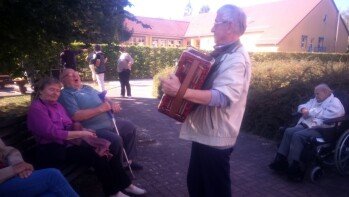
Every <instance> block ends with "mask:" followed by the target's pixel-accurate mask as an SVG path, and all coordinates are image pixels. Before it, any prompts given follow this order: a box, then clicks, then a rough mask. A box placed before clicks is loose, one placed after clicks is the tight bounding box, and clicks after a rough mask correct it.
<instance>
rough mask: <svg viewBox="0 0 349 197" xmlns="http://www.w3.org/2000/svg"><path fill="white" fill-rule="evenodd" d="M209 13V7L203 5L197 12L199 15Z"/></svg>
mask: <svg viewBox="0 0 349 197" xmlns="http://www.w3.org/2000/svg"><path fill="white" fill-rule="evenodd" d="M209 11H210V7H209V6H208V5H203V6H202V7H201V9H200V11H199V14H202V13H208V12H209Z"/></svg>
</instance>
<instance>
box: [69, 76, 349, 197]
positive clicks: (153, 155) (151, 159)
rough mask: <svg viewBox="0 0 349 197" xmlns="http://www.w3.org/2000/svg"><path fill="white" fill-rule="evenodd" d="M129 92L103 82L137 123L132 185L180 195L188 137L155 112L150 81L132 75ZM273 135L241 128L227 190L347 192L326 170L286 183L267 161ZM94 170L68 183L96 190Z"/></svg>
mask: <svg viewBox="0 0 349 197" xmlns="http://www.w3.org/2000/svg"><path fill="white" fill-rule="evenodd" d="M131 84H132V91H133V96H134V97H133V98H118V97H117V95H118V94H119V91H120V87H119V84H118V83H117V82H110V83H108V86H107V88H108V89H109V92H108V96H112V97H114V99H115V100H117V101H119V102H120V103H121V105H122V108H123V110H122V112H121V113H120V116H121V117H123V118H125V119H129V120H131V121H132V122H134V123H135V124H136V126H137V127H138V130H139V132H138V141H139V143H138V157H137V159H138V161H139V162H140V163H141V164H142V165H143V166H144V169H143V170H142V171H138V172H136V173H135V174H136V179H135V180H134V181H133V182H134V183H135V184H136V185H139V186H141V187H143V188H145V189H146V190H147V191H148V194H147V196H149V197H169V196H171V197H172V196H173V197H177V196H178V197H186V196H188V193H187V188H186V172H187V167H188V161H189V155H190V142H187V141H184V140H180V139H178V131H179V128H180V123H178V122H176V121H174V120H173V119H171V118H168V117H167V116H165V115H163V114H161V113H159V112H157V105H158V103H159V100H158V99H155V98H152V96H151V93H150V92H151V81H149V80H142V81H132V82H131ZM275 150H276V149H275V143H274V142H273V141H270V140H267V139H265V138H261V137H258V136H255V135H251V134H248V133H245V132H241V133H240V135H239V138H238V142H237V144H236V147H235V150H234V152H233V153H232V156H231V160H230V164H231V178H232V192H233V196H241V197H242V196H253V197H254V196H263V197H265V196H300V197H303V196H317V197H322V196H324V197H327V196H328V197H329V196H339V197H342V196H343V197H345V196H349V177H342V176H340V175H338V174H337V173H336V172H335V171H334V170H333V169H328V170H326V172H325V173H326V174H325V175H324V177H323V178H322V179H321V180H320V181H319V182H316V183H312V182H310V181H309V180H305V181H303V182H302V183H292V182H289V181H287V179H286V177H284V176H279V175H277V174H274V173H273V172H272V171H270V170H269V169H268V167H267V165H268V164H269V162H270V161H271V160H272V158H273V155H274V154H275ZM94 179H96V177H95V176H93V175H90V174H86V175H84V176H83V177H81V178H79V179H78V180H76V181H75V182H74V183H73V186H74V187H75V188H76V189H77V190H78V191H79V193H81V195H82V196H102V192H101V188H100V185H98V184H97V185H92V184H91V182H93V184H95V183H96V182H97V181H94Z"/></svg>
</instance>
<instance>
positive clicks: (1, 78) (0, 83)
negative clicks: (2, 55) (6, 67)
mask: <svg viewBox="0 0 349 197" xmlns="http://www.w3.org/2000/svg"><path fill="white" fill-rule="evenodd" d="M6 84H13V81H12V79H11V77H10V75H0V89H1V88H4V87H5V85H6Z"/></svg>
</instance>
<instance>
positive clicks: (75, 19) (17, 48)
mask: <svg viewBox="0 0 349 197" xmlns="http://www.w3.org/2000/svg"><path fill="white" fill-rule="evenodd" d="M126 6H131V4H130V2H129V1H128V0H1V1H0V15H1V21H0V26H1V31H0V42H1V46H2V47H1V48H0V73H1V72H10V71H12V70H18V71H20V70H22V69H23V66H24V67H35V68H36V69H41V70H45V69H46V70H47V69H48V67H50V66H51V67H52V66H55V65H57V64H58V55H59V51H60V50H61V49H62V47H63V45H67V44H69V43H71V42H73V41H79V42H83V43H85V44H86V45H89V44H90V43H107V44H108V43H112V42H115V43H118V42H119V41H122V40H128V39H129V38H130V36H131V35H132V32H131V31H129V30H128V29H126V28H125V26H124V20H125V19H126V18H130V20H136V19H135V18H134V16H133V15H132V14H131V13H129V12H127V11H125V10H124V8H125V7H126Z"/></svg>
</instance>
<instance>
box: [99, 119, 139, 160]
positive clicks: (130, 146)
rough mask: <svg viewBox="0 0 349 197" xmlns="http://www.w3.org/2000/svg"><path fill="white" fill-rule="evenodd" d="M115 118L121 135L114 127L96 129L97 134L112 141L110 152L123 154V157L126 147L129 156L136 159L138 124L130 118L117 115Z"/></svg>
mask: <svg viewBox="0 0 349 197" xmlns="http://www.w3.org/2000/svg"><path fill="white" fill-rule="evenodd" d="M115 120H116V126H117V127H118V130H119V134H120V136H119V135H117V133H116V132H115V129H114V127H113V128H105V129H98V130H96V133H97V136H98V137H100V138H104V139H106V140H108V141H110V142H111V145H110V152H111V153H112V154H114V155H121V157H122V148H125V151H126V153H127V156H128V158H129V159H131V160H134V158H135V156H136V154H137V149H136V141H137V139H136V133H137V129H136V126H135V125H134V124H133V123H132V122H130V121H128V120H123V119H120V118H117V117H115Z"/></svg>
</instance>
